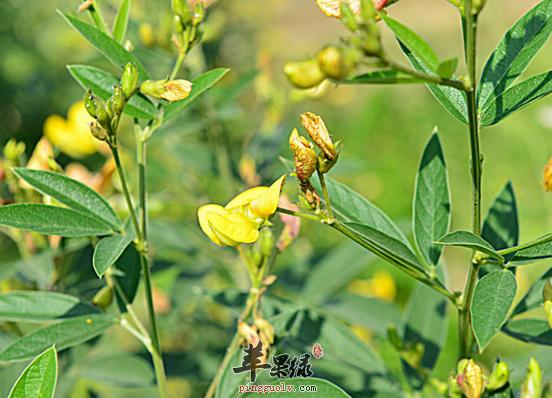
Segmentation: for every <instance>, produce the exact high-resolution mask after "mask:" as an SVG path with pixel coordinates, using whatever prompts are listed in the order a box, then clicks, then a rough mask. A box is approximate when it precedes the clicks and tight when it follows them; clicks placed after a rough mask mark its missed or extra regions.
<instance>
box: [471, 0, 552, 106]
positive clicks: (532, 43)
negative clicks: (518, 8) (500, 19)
mask: <svg viewBox="0 0 552 398" xmlns="http://www.w3.org/2000/svg"><path fill="white" fill-rule="evenodd" d="M550 33H552V0H544V1H542V2H541V3H539V4H538V5H537V6H536V7H534V8H533V9H532V10H530V11H529V12H528V13H527V14H525V15H524V16H523V17H522V18H521V19H520V20H518V21H517V22H516V23H515V24H514V25H513V26H512V27H511V28H510V30H508V32H506V35H505V36H504V37H503V38H502V40H501V41H500V43H499V44H498V46H497V47H496V49H495V50H494V51H493V53H492V54H491V56H490V57H489V59H488V60H487V63H486V64H485V67H484V69H483V72H482V74H481V79H480V83H479V91H478V102H479V109H485V108H486V107H487V106H488V104H489V103H490V102H491V101H493V100H494V99H495V98H496V97H498V96H499V95H500V94H502V93H503V92H504V91H505V90H506V89H507V88H508V87H510V85H511V84H512V83H513V82H514V81H515V80H516V79H517V78H518V77H519V75H521V74H522V73H523V71H524V70H525V69H526V68H527V66H529V64H530V63H531V61H532V59H533V57H534V56H535V55H537V53H538V52H539V50H540V49H541V48H542V46H543V45H544V44H545V43H546V41H547V40H548V37H549V36H550Z"/></svg>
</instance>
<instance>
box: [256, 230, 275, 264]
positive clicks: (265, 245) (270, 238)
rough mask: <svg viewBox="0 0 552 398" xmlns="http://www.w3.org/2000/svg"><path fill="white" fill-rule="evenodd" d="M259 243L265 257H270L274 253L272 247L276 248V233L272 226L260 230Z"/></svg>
mask: <svg viewBox="0 0 552 398" xmlns="http://www.w3.org/2000/svg"><path fill="white" fill-rule="evenodd" d="M259 243H260V249H261V254H262V255H263V256H264V257H270V255H271V254H272V249H273V248H274V235H273V234H272V230H271V229H270V228H263V229H262V230H261V231H260V236H259Z"/></svg>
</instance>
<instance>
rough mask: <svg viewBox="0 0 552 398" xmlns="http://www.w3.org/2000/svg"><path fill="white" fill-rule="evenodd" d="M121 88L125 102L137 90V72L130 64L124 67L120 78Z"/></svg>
mask: <svg viewBox="0 0 552 398" xmlns="http://www.w3.org/2000/svg"><path fill="white" fill-rule="evenodd" d="M121 87H122V90H123V94H124V96H125V98H126V99H127V100H128V99H129V98H130V97H132V96H133V95H134V93H135V92H136V90H137V89H138V70H137V69H136V67H135V66H134V65H133V64H131V63H130V62H129V63H128V64H126V65H125V69H124V71H123V75H122V77H121Z"/></svg>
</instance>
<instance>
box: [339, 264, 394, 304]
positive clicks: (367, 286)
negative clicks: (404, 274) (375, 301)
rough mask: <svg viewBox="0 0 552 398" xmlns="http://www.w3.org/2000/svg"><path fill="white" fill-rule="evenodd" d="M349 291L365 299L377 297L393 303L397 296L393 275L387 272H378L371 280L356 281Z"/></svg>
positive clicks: (348, 288) (349, 287) (350, 285)
mask: <svg viewBox="0 0 552 398" xmlns="http://www.w3.org/2000/svg"><path fill="white" fill-rule="evenodd" d="M347 290H348V291H350V292H351V293H354V294H358V295H359V296H365V297H376V298H379V299H382V300H385V301H390V302H392V301H393V300H394V299H395V297H396V296H397V286H396V284H395V280H394V279H393V277H392V276H391V274H390V273H389V272H387V271H383V270H381V271H377V272H376V273H375V274H374V276H373V277H372V278H371V279H367V280H366V279H355V280H353V281H352V282H351V283H350V284H349V286H347Z"/></svg>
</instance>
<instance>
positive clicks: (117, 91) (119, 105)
mask: <svg viewBox="0 0 552 398" xmlns="http://www.w3.org/2000/svg"><path fill="white" fill-rule="evenodd" d="M111 98H112V99H113V100H112V102H111V106H112V108H113V112H114V113H115V114H116V115H120V114H121V112H122V111H123V108H124V107H125V95H124V94H123V88H122V87H121V85H120V84H115V85H114V86H113V96H112V97H111Z"/></svg>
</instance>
